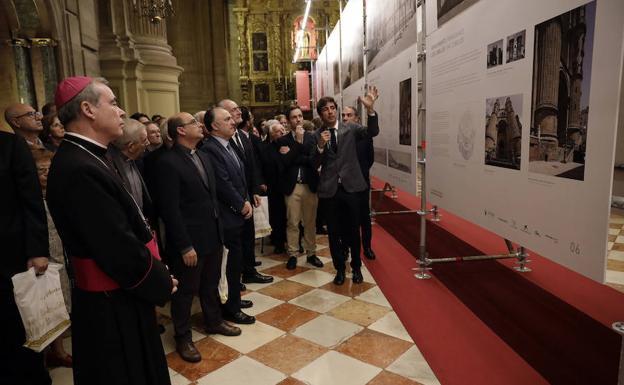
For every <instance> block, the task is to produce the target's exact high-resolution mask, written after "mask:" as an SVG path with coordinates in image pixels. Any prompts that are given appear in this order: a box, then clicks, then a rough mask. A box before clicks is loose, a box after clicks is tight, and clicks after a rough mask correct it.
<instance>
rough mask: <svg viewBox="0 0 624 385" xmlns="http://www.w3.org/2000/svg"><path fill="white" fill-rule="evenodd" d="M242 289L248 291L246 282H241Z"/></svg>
mask: <svg viewBox="0 0 624 385" xmlns="http://www.w3.org/2000/svg"><path fill="white" fill-rule="evenodd" d="M240 290H241V291H247V286H245V284H244V283H241V284H240Z"/></svg>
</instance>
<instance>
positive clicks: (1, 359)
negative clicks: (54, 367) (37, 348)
mask: <svg viewBox="0 0 624 385" xmlns="http://www.w3.org/2000/svg"><path fill="white" fill-rule="evenodd" d="M0 280H1V282H0V346H1V348H0V384H24V385H49V384H51V383H52V379H51V378H50V376H49V375H48V371H47V370H46V368H45V366H44V365H43V354H41V353H35V352H34V351H32V350H30V349H27V348H25V347H23V346H22V345H23V344H24V341H26V334H25V331H24V326H23V325H22V318H21V317H20V315H19V311H18V310H17V305H16V304H15V298H14V297H13V287H12V285H11V283H10V281H9V280H8V279H5V278H4V277H0Z"/></svg>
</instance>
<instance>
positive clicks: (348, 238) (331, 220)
mask: <svg viewBox="0 0 624 385" xmlns="http://www.w3.org/2000/svg"><path fill="white" fill-rule="evenodd" d="M359 194H360V193H350V192H347V191H345V189H344V188H342V185H338V191H336V194H335V195H334V196H333V197H332V198H325V199H323V200H324V201H325V202H324V208H325V219H326V220H327V233H328V236H329V251H330V252H331V255H332V261H333V263H334V268H335V269H336V270H341V271H344V270H345V267H346V265H345V253H344V251H345V250H346V249H347V248H348V249H350V250H351V268H352V269H359V268H360V267H361V266H362V260H361V259H360V215H359V206H360V200H361V199H360V196H359Z"/></svg>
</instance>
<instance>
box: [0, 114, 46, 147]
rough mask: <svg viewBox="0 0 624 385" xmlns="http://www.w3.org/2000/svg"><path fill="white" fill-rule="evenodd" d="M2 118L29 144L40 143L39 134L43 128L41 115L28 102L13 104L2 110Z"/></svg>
mask: <svg viewBox="0 0 624 385" xmlns="http://www.w3.org/2000/svg"><path fill="white" fill-rule="evenodd" d="M4 118H5V120H6V121H7V123H9V125H10V126H11V128H12V129H13V131H15V133H16V134H18V135H20V136H21V137H23V138H24V139H26V142H28V143H29V144H30V145H33V144H41V145H42V146H43V143H41V140H40V139H39V134H40V133H41V131H42V130H43V123H41V118H43V115H41V113H40V112H39V111H36V110H35V109H34V108H32V107H31V106H29V105H28V104H21V103H20V104H13V105H10V106H9V107H7V109H6V110H5V111H4Z"/></svg>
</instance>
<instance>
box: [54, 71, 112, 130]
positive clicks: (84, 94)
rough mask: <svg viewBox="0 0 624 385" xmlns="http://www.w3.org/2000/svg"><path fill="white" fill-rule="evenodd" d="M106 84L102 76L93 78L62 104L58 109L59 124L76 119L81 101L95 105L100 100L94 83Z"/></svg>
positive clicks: (65, 124)
mask: <svg viewBox="0 0 624 385" xmlns="http://www.w3.org/2000/svg"><path fill="white" fill-rule="evenodd" d="M96 83H100V84H106V85H108V81H107V80H106V79H104V78H94V79H93V81H92V82H91V83H89V85H88V86H86V87H85V89H84V90H82V91H80V93H78V95H76V96H74V97H73V98H72V99H71V100H70V101H68V102H67V103H65V104H63V106H61V108H59V110H58V118H59V120H60V121H61V124H62V125H64V126H67V123H69V122H71V121H72V120H74V119H76V118H77V117H78V115H80V104H81V103H82V102H85V101H86V102H89V103H91V104H95V105H97V104H98V102H99V100H100V94H99V93H98V92H97V91H96V90H95V84H96Z"/></svg>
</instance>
